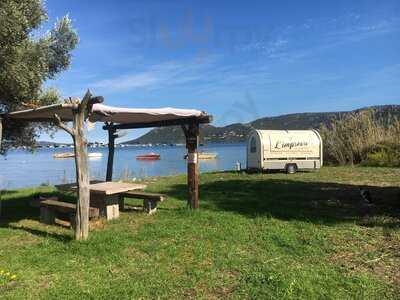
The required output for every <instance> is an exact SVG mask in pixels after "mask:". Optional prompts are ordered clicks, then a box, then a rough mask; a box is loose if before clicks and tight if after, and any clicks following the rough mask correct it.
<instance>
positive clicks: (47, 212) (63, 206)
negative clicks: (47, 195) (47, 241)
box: [40, 199, 99, 227]
mask: <svg viewBox="0 0 400 300" xmlns="http://www.w3.org/2000/svg"><path fill="white" fill-rule="evenodd" d="M58 213H64V214H68V216H69V220H70V222H71V226H72V227H74V226H75V214H76V204H73V203H68V202H62V201H58V200H52V199H48V200H43V201H40V222H42V223H45V224H54V223H55V219H56V216H57V214H58ZM98 216H99V209H98V208H95V207H89V218H95V217H98Z"/></svg>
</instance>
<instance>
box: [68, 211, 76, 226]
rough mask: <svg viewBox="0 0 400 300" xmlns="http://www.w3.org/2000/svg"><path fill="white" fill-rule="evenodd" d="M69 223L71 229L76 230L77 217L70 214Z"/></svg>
mask: <svg viewBox="0 0 400 300" xmlns="http://www.w3.org/2000/svg"><path fill="white" fill-rule="evenodd" d="M69 223H70V224H71V229H73V230H75V227H76V215H75V214H69Z"/></svg>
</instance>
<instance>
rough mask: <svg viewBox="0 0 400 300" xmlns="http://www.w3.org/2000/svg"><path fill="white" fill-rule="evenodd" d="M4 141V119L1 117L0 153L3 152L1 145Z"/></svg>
mask: <svg viewBox="0 0 400 300" xmlns="http://www.w3.org/2000/svg"><path fill="white" fill-rule="evenodd" d="M2 141H3V119H2V117H0V152H1V145H2Z"/></svg>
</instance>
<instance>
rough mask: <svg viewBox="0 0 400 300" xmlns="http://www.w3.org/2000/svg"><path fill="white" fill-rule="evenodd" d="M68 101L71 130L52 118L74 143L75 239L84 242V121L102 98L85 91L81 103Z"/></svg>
mask: <svg viewBox="0 0 400 300" xmlns="http://www.w3.org/2000/svg"><path fill="white" fill-rule="evenodd" d="M70 101H71V102H73V103H72V104H75V107H74V109H73V110H72V114H73V128H69V127H68V126H67V125H65V124H64V123H63V122H62V120H61V118H60V117H59V116H58V115H57V114H55V115H54V118H55V121H56V125H57V126H58V127H60V128H62V129H64V130H65V131H66V132H68V133H69V134H70V135H71V136H72V139H73V141H74V146H75V149H74V151H75V169H76V170H75V171H76V182H77V185H78V195H77V196H78V201H77V205H76V216H75V239H76V240H86V239H87V238H88V236H89V204H90V190H89V184H90V182H89V166H88V152H87V140H86V137H85V121H86V118H87V117H88V114H89V111H90V109H91V105H93V104H94V103H99V101H102V98H100V97H97V98H92V96H91V94H90V92H89V91H87V93H86V95H85V97H84V98H83V100H82V101H79V100H72V99H71V100H70Z"/></svg>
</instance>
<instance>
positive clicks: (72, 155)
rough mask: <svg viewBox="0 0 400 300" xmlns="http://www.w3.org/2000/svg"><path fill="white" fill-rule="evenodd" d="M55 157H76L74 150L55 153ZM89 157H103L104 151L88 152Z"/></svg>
mask: <svg viewBox="0 0 400 300" xmlns="http://www.w3.org/2000/svg"><path fill="white" fill-rule="evenodd" d="M53 157H54V158H57V159H62V158H73V157H75V153H74V152H65V153H55V154H54V155H53ZM88 157H89V158H99V157H103V153H101V152H92V153H88Z"/></svg>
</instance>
